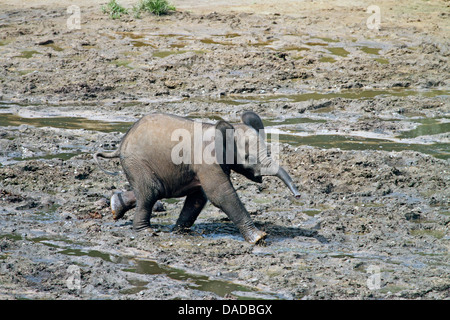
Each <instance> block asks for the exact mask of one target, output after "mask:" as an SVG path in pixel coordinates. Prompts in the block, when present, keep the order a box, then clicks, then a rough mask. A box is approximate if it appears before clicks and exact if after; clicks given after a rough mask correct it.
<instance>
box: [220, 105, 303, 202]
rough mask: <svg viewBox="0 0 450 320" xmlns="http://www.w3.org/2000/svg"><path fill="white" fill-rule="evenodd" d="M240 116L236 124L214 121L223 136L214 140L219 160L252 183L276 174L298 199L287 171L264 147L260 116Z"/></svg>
mask: <svg viewBox="0 0 450 320" xmlns="http://www.w3.org/2000/svg"><path fill="white" fill-rule="evenodd" d="M241 119H242V123H239V124H233V125H231V124H230V123H228V122H226V121H223V120H222V121H219V122H218V123H217V124H216V130H218V131H220V135H221V136H222V139H219V140H217V139H216V156H217V158H218V161H219V162H220V163H222V164H224V165H226V166H227V167H229V168H230V169H231V170H233V171H235V172H237V173H240V174H242V175H244V176H245V177H247V178H248V179H250V180H252V181H254V182H258V183H261V182H262V177H263V176H276V177H278V178H279V179H281V180H282V181H283V182H284V183H285V184H286V186H287V187H288V188H289V190H290V191H291V192H292V194H293V195H294V197H296V198H300V192H299V191H298V190H297V188H296V187H295V185H294V183H293V181H292V179H291V177H290V176H289V174H288V173H287V172H286V170H284V168H283V167H281V166H280V165H279V164H278V163H277V161H276V160H275V159H274V158H273V157H272V156H271V155H270V153H269V151H268V149H267V145H266V142H265V133H264V125H263V122H262V120H261V118H260V117H259V116H258V115H257V114H256V113H254V112H251V111H247V112H244V113H243V114H242V116H241ZM222 150H223V152H221V151H222Z"/></svg>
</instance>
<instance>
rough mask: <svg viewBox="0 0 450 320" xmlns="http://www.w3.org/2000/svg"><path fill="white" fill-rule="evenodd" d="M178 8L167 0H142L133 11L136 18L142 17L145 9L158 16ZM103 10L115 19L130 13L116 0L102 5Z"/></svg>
mask: <svg viewBox="0 0 450 320" xmlns="http://www.w3.org/2000/svg"><path fill="white" fill-rule="evenodd" d="M174 10H176V9H175V7H174V6H173V5H171V4H170V3H169V2H168V1H167V0H140V1H139V3H138V4H136V5H134V6H133V8H132V9H131V12H132V14H133V16H134V17H135V18H140V16H141V13H142V12H144V11H147V12H150V13H153V14H155V15H157V16H161V15H164V14H168V13H169V11H174ZM102 12H103V13H107V14H109V16H110V17H111V18H113V19H117V18H120V17H121V15H122V14H128V13H129V12H128V10H127V9H125V8H124V7H122V6H121V5H120V4H118V3H117V1H116V0H110V1H109V2H108V4H106V5H103V6H102Z"/></svg>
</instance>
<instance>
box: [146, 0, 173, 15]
mask: <svg viewBox="0 0 450 320" xmlns="http://www.w3.org/2000/svg"><path fill="white" fill-rule="evenodd" d="M137 8H138V10H139V11H148V12H151V13H153V14H156V15H157V16H161V15H164V14H168V13H169V11H175V10H176V8H175V7H174V6H173V5H171V4H170V3H169V2H168V1H167V0H141V1H140V2H139V4H138V7H137Z"/></svg>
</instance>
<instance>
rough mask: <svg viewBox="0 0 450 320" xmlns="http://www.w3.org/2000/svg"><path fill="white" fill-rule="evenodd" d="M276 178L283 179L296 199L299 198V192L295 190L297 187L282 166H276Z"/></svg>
mask: <svg viewBox="0 0 450 320" xmlns="http://www.w3.org/2000/svg"><path fill="white" fill-rule="evenodd" d="M275 176H277V177H278V178H280V179H281V181H283V182H284V183H285V184H286V186H287V187H288V188H289V190H291V192H292V194H293V195H294V197H295V198H296V199H298V198H300V192H299V191H298V190H297V187H296V186H295V185H294V182H293V181H292V178H291V177H290V176H289V174H288V173H287V172H286V170H284V169H283V167H281V166H280V167H279V168H278V172H277V173H276V174H275Z"/></svg>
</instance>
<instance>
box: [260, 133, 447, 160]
mask: <svg viewBox="0 0 450 320" xmlns="http://www.w3.org/2000/svg"><path fill="white" fill-rule="evenodd" d="M269 140H270V135H269ZM279 141H280V142H284V143H288V144H290V145H293V146H301V145H304V146H313V147H318V148H323V149H331V148H339V149H341V150H384V151H405V150H411V151H417V152H421V153H425V154H428V155H432V156H434V157H436V158H440V159H449V158H450V145H449V144H448V143H433V144H411V143H402V142H394V141H390V140H383V139H375V138H364V137H358V136H346V135H331V134H330V135H310V136H298V135H293V134H292V135H290V134H280V135H279Z"/></svg>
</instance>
